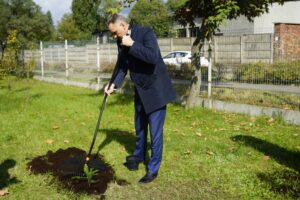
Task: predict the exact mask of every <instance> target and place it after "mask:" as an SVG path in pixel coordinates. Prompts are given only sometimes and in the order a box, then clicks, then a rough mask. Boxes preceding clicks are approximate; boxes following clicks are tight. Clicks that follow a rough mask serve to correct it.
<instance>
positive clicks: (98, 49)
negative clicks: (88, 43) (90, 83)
mask: <svg viewBox="0 0 300 200" xmlns="http://www.w3.org/2000/svg"><path fill="white" fill-rule="evenodd" d="M97 73H98V75H97V84H100V38H99V36H97Z"/></svg>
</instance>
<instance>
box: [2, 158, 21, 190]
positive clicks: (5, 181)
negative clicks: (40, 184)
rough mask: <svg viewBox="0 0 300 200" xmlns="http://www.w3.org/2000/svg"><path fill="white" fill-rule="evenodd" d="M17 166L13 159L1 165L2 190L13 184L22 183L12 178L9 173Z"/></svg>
mask: <svg viewBox="0 0 300 200" xmlns="http://www.w3.org/2000/svg"><path fill="white" fill-rule="evenodd" d="M15 165H16V161H15V160H13V159H6V160H5V161H3V162H2V163H1V164H0V190H1V189H3V188H5V187H8V186H9V185H11V184H15V183H19V182H20V181H19V180H18V179H17V178H16V177H11V176H10V174H9V173H8V170H9V169H10V168H13V167H14V166H15Z"/></svg>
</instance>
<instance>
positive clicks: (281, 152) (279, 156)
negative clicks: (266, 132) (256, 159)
mask: <svg viewBox="0 0 300 200" xmlns="http://www.w3.org/2000/svg"><path fill="white" fill-rule="evenodd" d="M231 139H232V140H233V141H235V142H238V143H242V144H244V145H246V146H250V147H252V148H254V149H256V150H258V151H260V152H262V153H264V154H265V155H267V156H269V157H270V158H272V159H274V160H275V161H277V162H278V163H280V164H282V165H285V166H286V167H288V168H290V169H286V170H281V171H275V172H268V173H259V174H257V176H258V178H259V179H260V180H261V181H263V182H265V183H266V184H267V185H269V186H270V189H271V190H272V191H273V192H275V193H279V194H281V195H286V196H291V197H292V198H295V199H298V198H299V197H300V187H299V185H300V152H297V151H290V150H287V149H285V148H283V147H280V146H278V145H276V144H272V143H270V142H268V141H265V140H262V139H259V138H255V137H253V136H247V135H237V136H234V137H232V138H231Z"/></svg>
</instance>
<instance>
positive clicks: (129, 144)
mask: <svg viewBox="0 0 300 200" xmlns="http://www.w3.org/2000/svg"><path fill="white" fill-rule="evenodd" d="M101 132H104V134H106V137H105V139H104V140H103V141H102V143H101V144H100V145H99V146H98V150H97V153H96V155H99V152H100V151H101V150H102V149H103V148H104V147H105V146H106V145H108V144H109V143H111V142H112V141H116V142H118V143H119V144H120V145H122V146H124V148H125V150H126V152H127V153H128V154H132V153H133V151H134V150H135V135H134V134H132V133H130V132H128V131H122V130H119V129H104V130H101ZM147 146H148V147H150V143H149V142H148V144H147ZM147 152H148V151H147ZM146 160H149V154H148V153H147V155H146ZM146 163H147V162H146Z"/></svg>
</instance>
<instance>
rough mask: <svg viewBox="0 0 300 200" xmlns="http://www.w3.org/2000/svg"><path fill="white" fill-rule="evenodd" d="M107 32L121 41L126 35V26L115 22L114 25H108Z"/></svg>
mask: <svg viewBox="0 0 300 200" xmlns="http://www.w3.org/2000/svg"><path fill="white" fill-rule="evenodd" d="M108 30H109V32H111V33H112V35H113V37H114V38H116V39H122V37H123V36H124V35H126V33H127V31H128V26H127V24H126V23H125V22H122V21H119V22H118V21H117V22H116V23H114V24H113V23H110V24H109V25H108Z"/></svg>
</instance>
